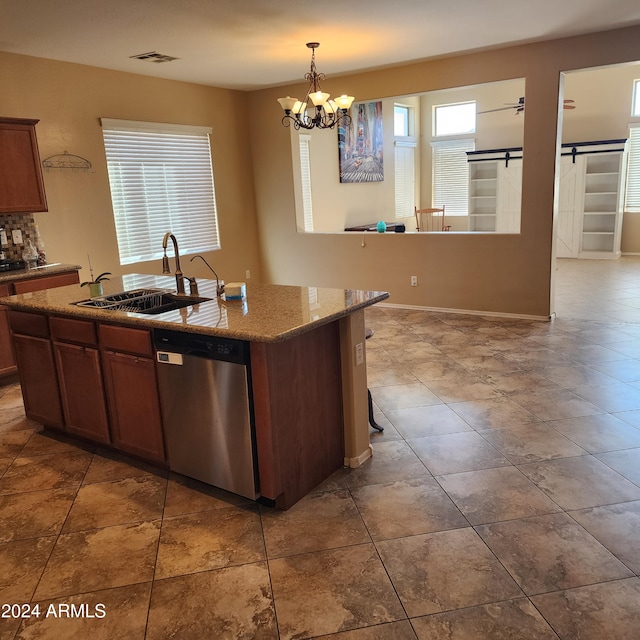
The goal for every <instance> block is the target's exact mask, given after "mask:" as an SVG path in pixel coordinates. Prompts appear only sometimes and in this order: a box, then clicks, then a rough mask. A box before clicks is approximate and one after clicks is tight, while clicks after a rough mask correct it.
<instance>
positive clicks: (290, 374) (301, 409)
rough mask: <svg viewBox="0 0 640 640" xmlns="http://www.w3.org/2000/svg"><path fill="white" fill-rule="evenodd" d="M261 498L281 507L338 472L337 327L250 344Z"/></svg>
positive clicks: (340, 430) (341, 429)
mask: <svg viewBox="0 0 640 640" xmlns="http://www.w3.org/2000/svg"><path fill="white" fill-rule="evenodd" d="M251 371H252V383H253V398H254V415H255V423H256V443H257V450H258V472H259V477H260V493H261V495H262V496H263V497H265V498H268V499H271V500H275V502H276V507H277V508H280V509H288V508H289V507H290V506H291V505H293V504H294V503H295V502H297V501H298V500H299V499H300V498H302V497H303V496H304V495H306V494H307V493H308V492H309V491H311V490H312V489H313V488H314V487H316V486H317V485H318V484H320V483H321V482H322V481H323V480H325V479H326V478H327V477H329V476H330V475H331V474H332V473H333V472H334V471H336V470H337V469H339V468H341V467H342V466H343V461H344V421H343V409H342V378H341V358H340V335H339V324H338V322H332V323H330V324H326V325H323V326H321V327H318V328H317V329H314V330H312V331H308V332H306V333H303V334H301V335H298V336H295V337H293V338H291V339H289V340H285V341H284V342H277V343H261V342H252V343H251Z"/></svg>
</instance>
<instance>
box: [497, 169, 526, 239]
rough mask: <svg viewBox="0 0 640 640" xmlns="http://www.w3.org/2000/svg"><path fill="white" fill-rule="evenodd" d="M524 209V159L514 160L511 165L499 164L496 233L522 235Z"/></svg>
mask: <svg viewBox="0 0 640 640" xmlns="http://www.w3.org/2000/svg"><path fill="white" fill-rule="evenodd" d="M521 209H522V159H520V158H514V159H512V160H509V164H508V165H507V164H506V163H503V162H500V163H498V202H497V207H496V231H497V232H498V233H520V211H521Z"/></svg>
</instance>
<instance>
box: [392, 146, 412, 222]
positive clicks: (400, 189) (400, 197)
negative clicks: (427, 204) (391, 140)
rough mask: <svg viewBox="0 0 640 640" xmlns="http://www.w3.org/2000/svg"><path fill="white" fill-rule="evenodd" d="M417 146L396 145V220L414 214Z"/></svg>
mask: <svg viewBox="0 0 640 640" xmlns="http://www.w3.org/2000/svg"><path fill="white" fill-rule="evenodd" d="M415 162H416V145H415V143H411V144H400V143H396V150H395V163H396V171H395V174H396V175H395V178H396V182H395V207H396V218H409V217H412V216H413V214H414V207H415V193H416V167H415Z"/></svg>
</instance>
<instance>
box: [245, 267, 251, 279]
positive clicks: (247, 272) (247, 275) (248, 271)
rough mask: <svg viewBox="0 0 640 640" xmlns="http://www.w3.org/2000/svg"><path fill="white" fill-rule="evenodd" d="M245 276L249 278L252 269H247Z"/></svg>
mask: <svg viewBox="0 0 640 640" xmlns="http://www.w3.org/2000/svg"><path fill="white" fill-rule="evenodd" d="M244 277H245V278H246V279H247V280H248V279H249V278H250V277H251V271H250V270H249V269H247V270H246V271H245V272H244Z"/></svg>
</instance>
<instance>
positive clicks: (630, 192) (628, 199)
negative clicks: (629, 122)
mask: <svg viewBox="0 0 640 640" xmlns="http://www.w3.org/2000/svg"><path fill="white" fill-rule="evenodd" d="M627 163H628V164H627V186H626V191H625V203H624V210H625V211H626V212H628V213H640V124H638V125H635V126H631V127H630V129H629V156H628V158H627Z"/></svg>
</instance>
